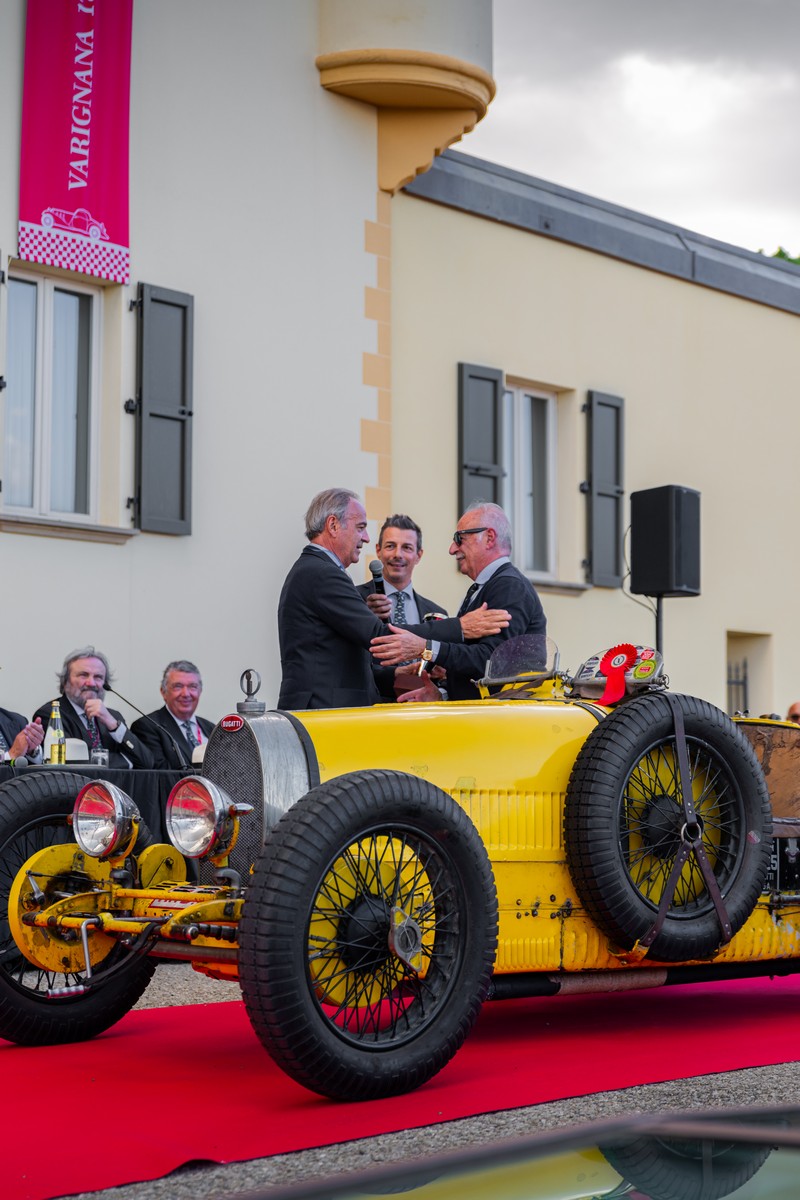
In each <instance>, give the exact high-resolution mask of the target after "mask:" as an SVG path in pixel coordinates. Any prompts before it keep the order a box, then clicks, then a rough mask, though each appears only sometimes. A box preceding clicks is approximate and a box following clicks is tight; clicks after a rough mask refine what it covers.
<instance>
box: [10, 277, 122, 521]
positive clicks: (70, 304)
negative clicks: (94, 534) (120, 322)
mask: <svg viewBox="0 0 800 1200" xmlns="http://www.w3.org/2000/svg"><path fill="white" fill-rule="evenodd" d="M101 302H102V293H101V290H100V289H99V288H93V287H89V286H84V285H83V284H80V283H76V282H73V281H71V280H69V281H67V280H62V279H60V278H59V279H52V278H46V277H44V276H40V275H34V274H29V275H27V274H21V273H20V274H14V275H12V276H11V277H10V279H9V282H8V324H7V334H8V336H7V341H6V345H7V371H6V378H7V390H6V392H5V405H4V408H5V411H4V430H3V433H4V437H3V443H4V446H3V457H4V462H3V505H4V510H5V512H6V513H9V514H16V515H26V516H35V517H44V518H49V519H51V520H70V521H90V520H92V519H94V518H95V517H96V503H97V502H96V492H97V479H96V476H97V469H96V459H97V453H98V451H97V442H98V438H97V430H98V422H99V394H100V393H99V388H100V364H99V356H100V335H101V329H100V322H101Z"/></svg>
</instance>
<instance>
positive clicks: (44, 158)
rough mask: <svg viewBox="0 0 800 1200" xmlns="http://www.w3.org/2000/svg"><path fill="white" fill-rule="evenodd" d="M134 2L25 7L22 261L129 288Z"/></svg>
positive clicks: (39, 0) (76, 0) (50, 2)
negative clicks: (111, 280) (130, 125)
mask: <svg viewBox="0 0 800 1200" xmlns="http://www.w3.org/2000/svg"><path fill="white" fill-rule="evenodd" d="M132 20H133V0H28V18H27V26H26V31H25V83H24V90H23V98H22V142H21V150H20V181H19V257H20V258H23V259H26V260H27V261H28V262H38V263H47V264H48V265H49V266H52V267H65V268H66V269H67V270H69V271H80V272H82V273H83V274H86V275H96V276H99V277H100V278H101V279H113V280H115V281H116V282H117V283H127V282H128V280H129V279H130V248H129V244H128V243H129V239H128V141H129V137H128V125H129V115H130V73H131V25H132Z"/></svg>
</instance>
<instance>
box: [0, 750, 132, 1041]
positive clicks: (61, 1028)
mask: <svg viewBox="0 0 800 1200" xmlns="http://www.w3.org/2000/svg"><path fill="white" fill-rule="evenodd" d="M85 782H86V779H85V778H84V777H83V776H80V775H73V774H71V773H69V772H62V771H59V772H57V773H56V772H53V773H52V774H48V773H47V772H46V771H30V772H26V774H25V775H24V776H22V777H20V778H19V779H14V780H11V781H10V782H9V783H6V784H3V786H2V787H0V1037H2V1038H6V1039H7V1040H8V1041H12V1042H17V1043H19V1044H20V1045H28V1046H42V1045H55V1044H58V1043H62V1042H73V1041H82V1040H84V1039H86V1038H90V1037H94V1036H95V1035H96V1034H98V1033H101V1032H103V1030H105V1029H108V1028H109V1027H110V1026H111V1025H113V1024H115V1023H116V1021H118V1020H119V1019H120V1017H122V1016H124V1014H125V1013H126V1012H128V1010H129V1009H130V1008H132V1007H133V1005H134V1004H135V1003H136V1001H137V1000H138V999H139V997H140V996H141V994H142V992H143V991H144V989H145V988H146V986H147V984H148V982H149V981H150V978H151V977H152V974H153V971H154V969H155V967H154V964H153V963H152V962H151V961H149V960H147V959H136V960H132V961H131V963H130V965H129V966H127V965H126V966H125V967H124V968H123V969H121V970H120V971H119V972H118V973H117V974H116V977H115V978H114V979H113V980H111V979H109V981H108V982H107V983H105V984H103V982H102V975H103V972H104V971H106V970H110V969H111V968H112V967H115V966H117V965H118V964H120V963H121V961H122V960H123V956H125V955H126V954H127V951H126V950H124V949H123V948H122V947H113V948H112V950H111V952H110V953H109V954H108V955H107V957H106V958H105V959H104V960H103V961H102V962H100V963H98V964H97V965H96V967H94V968H93V972H92V976H93V978H92V988H91V990H89V991H88V992H86V993H84V994H82V995H73V996H66V997H65V996H55V997H54V996H53V995H51V993H52V992H54V991H58V990H60V989H63V988H65V987H74V986H76V985H79V984H85V983H86V982H87V980H86V972H85V971H84V970H83V969H81V968H80V967H78V968H77V969H76V967H75V965H74V960H73V963H72V965H71V966H70V969H68V970H65V971H58V970H55V969H46V968H44V967H41V966H35V965H34V964H33V963H31V962H29V960H28V959H27V958H26V957H25V955H24V954H22V952H21V951H20V949H19V947H18V946H17V944H16V942H15V941H14V938H13V936H12V933H11V927H10V925H9V919H8V914H9V894H10V892H11V889H12V886H13V884H14V881H15V879H16V877H17V875H18V874H19V872H20V870H21V868H22V867H23V866H24V865H25V863H26V862H27V861H28V859H29V858H31V857H32V855H34V854H36V853H37V852H39V851H42V850H46V849H48V848H49V847H52V846H61V845H67V844H69V843H72V842H74V837H73V835H72V830H71V828H70V826H69V824H68V823H67V817H68V814H69V813H71V811H72V806H73V803H74V800H75V797H76V796H77V794H78V792H79V791H80V789H81V787H82V786H83V785H84V784H85ZM147 840H148V835H145V836H144V837H143V838H141V839H140V842H139V843H137V845H138V846H139V847H140V848H141V847H143V846H144V844H146V842H147ZM87 883H88V877H86V878H84V877H83V876H82V875H81V873H80V872H70V873H68V874H59V875H54V876H52V877H49V878H46V879H45V878H42V879H39V880H37V884H38V885H39V886H40V887H41V888H42V890H43V892H44V894H45V896H46V897H47V902H52V901H55V900H57V899H59V898H60V897H62V896H66V895H70V894H75V893H77V892H80V891H84V890H86V888H87Z"/></svg>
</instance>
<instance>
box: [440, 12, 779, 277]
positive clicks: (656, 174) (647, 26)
mask: <svg viewBox="0 0 800 1200" xmlns="http://www.w3.org/2000/svg"><path fill="white" fill-rule="evenodd" d="M494 77H495V79H496V81H497V96H496V97H495V99H494V101H493V102H492V104H491V106H490V108H489V112H488V113H487V115H486V117H485V118H484V120H483V121H482V122H481V124H480V125H478V126H477V128H476V129H475V130H474V132H473V133H471V134H469V135H468V136H467V137H465V138H464V139H463V141H462V142H460V143H459V144H458V145H457V146H456V147H455V149H457V150H463V151H464V152H465V153H466V154H472V155H475V156H476V157H478V158H485V159H489V160H490V161H492V162H497V163H502V164H503V165H504V166H508V167H513V168H515V169H516V170H518V171H524V172H526V174H529V175H535V176H537V177H538V178H540V179H546V180H549V181H551V182H553V183H559V184H563V185H564V186H565V187H570V188H574V189H576V190H578V191H581V192H586V193H588V194H589V195H592V196H597V197H600V198H602V199H603V200H610V201H612V202H613V203H615V204H621V205H623V206H625V207H626V208H633V209H636V210H637V211H639V212H643V213H648V214H649V215H651V216H654V217H659V218H661V219H662V220H665V221H671V222H673V223H675V224H678V225H683V226H685V227H686V228H687V229H691V230H694V231H696V232H698V233H704V234H707V235H708V236H710V237H715V238H719V239H720V240H722V241H725V242H732V243H734V244H735V245H738V246H745V247H747V248H748V249H750V250H765V251H766V252H767V253H769V254H771V253H773V252H774V251H775V250H776V249H777V247H778V246H779V245H782V246H783V247H784V249H786V250H788V251H789V253H790V254H792V255H800V145H799V144H798V143H799V142H800V138H799V137H798V126H800V0H494Z"/></svg>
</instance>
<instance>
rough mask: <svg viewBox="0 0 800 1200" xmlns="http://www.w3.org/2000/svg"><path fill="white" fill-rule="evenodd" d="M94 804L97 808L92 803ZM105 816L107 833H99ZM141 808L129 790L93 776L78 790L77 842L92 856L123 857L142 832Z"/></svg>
mask: <svg viewBox="0 0 800 1200" xmlns="http://www.w3.org/2000/svg"><path fill="white" fill-rule="evenodd" d="M92 804H94V805H95V806H96V807H95V811H94V812H92V811H91V808H90V806H91V805H92ZM104 815H105V820H104V824H105V829H106V831H107V833H106V836H102V835H101V834H99V824H98V823H99V822H103V819H104ZM140 822H141V816H140V814H139V809H138V808H137V807H136V804H135V803H134V801H133V800H132V799H131V798H130V796H129V795H128V793H127V792H123V790H122V788H119V787H117V786H116V784H113V783H109V782H108V781H107V780H105V779H92V780H90V782H89V783H87V784H86V785H85V786H84V787H82V788H81V790H80V791H79V792H78V795H77V796H76V798H75V804H74V806H73V809H72V832H73V834H74V837H75V841H76V842H77V843H78V846H79V847H80V849H81V850H82V851H83V853H84V854H88V855H89V857H90V858H98V859H107V858H122V857H124V856H125V855H127V854H128V852H129V851H130V850H131V849H132V847H133V843H134V842H135V841H136V835H137V833H138V831H139V824H140Z"/></svg>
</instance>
